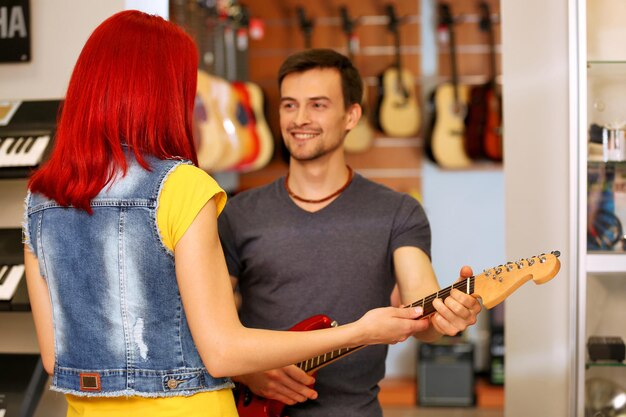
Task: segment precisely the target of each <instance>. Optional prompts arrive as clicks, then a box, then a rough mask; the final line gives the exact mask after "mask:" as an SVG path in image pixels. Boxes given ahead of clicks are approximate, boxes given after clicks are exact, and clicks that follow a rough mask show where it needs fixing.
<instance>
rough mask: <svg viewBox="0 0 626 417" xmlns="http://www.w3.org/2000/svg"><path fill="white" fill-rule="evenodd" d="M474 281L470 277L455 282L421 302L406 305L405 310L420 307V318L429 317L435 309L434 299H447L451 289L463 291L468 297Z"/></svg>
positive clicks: (473, 278) (472, 289)
mask: <svg viewBox="0 0 626 417" xmlns="http://www.w3.org/2000/svg"><path fill="white" fill-rule="evenodd" d="M475 279H476V277H473V276H472V277H469V278H467V279H465V280H463V281H459V282H456V283H454V284H453V285H451V286H449V287H446V288H444V289H441V290H439V291H437V292H436V293H433V294H431V295H429V296H428V297H426V298H422V299H421V300H419V301H416V302H414V303H412V304H411V305H408V306H407V308H409V307H418V306H421V307H422V308H423V309H424V313H423V314H422V317H427V316H430V315H431V314H433V313H434V312H435V307H433V301H435V299H437V298H441V299H442V300H443V299H445V298H447V297H448V296H449V295H450V293H451V292H452V289H453V288H454V289H457V290H459V291H463V292H464V293H466V294H470V295H471V294H473V293H474V281H475Z"/></svg>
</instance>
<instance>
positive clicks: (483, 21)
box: [478, 1, 491, 32]
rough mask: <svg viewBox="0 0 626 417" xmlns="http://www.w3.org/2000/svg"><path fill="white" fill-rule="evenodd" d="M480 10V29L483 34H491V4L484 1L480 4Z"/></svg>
mask: <svg viewBox="0 0 626 417" xmlns="http://www.w3.org/2000/svg"><path fill="white" fill-rule="evenodd" d="M478 9H479V10H480V20H479V22H478V27H480V30H482V31H483V32H491V11H490V10H489V4H488V3H487V2H484V1H483V2H480V4H479V5H478Z"/></svg>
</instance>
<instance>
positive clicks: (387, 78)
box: [376, 4, 420, 137]
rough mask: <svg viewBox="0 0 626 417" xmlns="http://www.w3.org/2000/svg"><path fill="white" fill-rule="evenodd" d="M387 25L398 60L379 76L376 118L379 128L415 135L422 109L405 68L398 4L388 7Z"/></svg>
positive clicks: (393, 134)
mask: <svg viewBox="0 0 626 417" xmlns="http://www.w3.org/2000/svg"><path fill="white" fill-rule="evenodd" d="M385 11H386V14H387V18H388V24H387V29H388V30H389V31H390V32H391V33H392V34H393V39H394V52H395V62H394V64H393V65H392V66H391V67H389V68H388V69H386V70H385V71H384V72H383V73H382V74H381V75H380V76H379V97H378V103H377V106H376V110H377V111H376V116H377V117H376V119H377V124H378V127H379V128H380V130H382V131H383V132H385V133H386V134H387V135H389V136H394V137H406V136H415V135H417V132H418V130H419V127H420V112H419V106H418V104H417V98H416V95H415V83H414V77H413V74H411V72H410V71H409V70H407V69H406V68H402V63H401V57H402V53H401V50H400V30H399V26H400V20H399V19H398V17H397V16H396V12H395V7H394V6H393V5H392V4H388V5H387V6H386V8H385Z"/></svg>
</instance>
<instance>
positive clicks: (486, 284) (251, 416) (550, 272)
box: [236, 251, 561, 417]
mask: <svg viewBox="0 0 626 417" xmlns="http://www.w3.org/2000/svg"><path fill="white" fill-rule="evenodd" d="M560 255H561V254H560V252H558V251H554V252H551V253H550V254H541V255H538V256H533V257H530V258H526V259H520V260H519V261H517V262H507V263H506V264H504V265H500V266H497V267H494V268H490V269H486V270H484V271H483V273H482V274H480V275H477V276H472V277H469V278H467V279H464V280H461V281H457V282H456V283H454V284H453V285H451V286H449V287H447V288H444V289H441V290H439V291H438V292H436V293H433V294H431V295H429V296H428V297H426V298H423V299H422V300H419V301H416V302H414V303H412V304H411V305H409V306H407V308H413V307H418V306H421V307H422V308H423V309H424V314H423V315H422V317H420V319H422V318H425V317H428V316H430V315H432V314H434V313H435V308H434V307H433V301H434V300H435V299H436V298H441V299H445V298H446V297H448V296H449V295H450V293H451V292H452V289H453V288H454V289H457V290H459V291H463V292H465V293H466V294H470V295H472V296H473V297H476V298H480V299H481V300H482V305H483V306H484V307H485V308H487V309H491V308H493V307H495V306H496V305H498V304H500V303H501V302H502V301H504V300H505V299H506V298H507V297H508V296H509V295H511V294H512V293H513V292H514V291H515V290H517V289H518V288H519V287H520V286H521V285H522V284H524V283H525V282H527V281H530V280H533V281H534V282H535V284H544V283H546V282H548V281H550V280H551V279H552V278H554V276H555V275H556V274H557V273H558V272H559V269H560V268H561V262H560V261H559V259H558V258H559V256H560ZM336 325H337V323H336V322H333V321H332V320H331V319H330V318H329V317H327V316H325V315H317V316H313V317H311V318H309V319H306V320H304V321H302V322H300V323H299V324H297V325H296V326H294V327H293V328H292V329H291V330H293V331H307V330H317V329H324V328H328V327H334V326H336ZM364 347H365V346H356V347H353V348H343V349H338V350H334V351H332V352H327V353H325V354H323V355H320V356H317V357H315V358H311V359H308V360H306V361H303V362H300V363H297V364H296V366H297V367H298V368H300V369H302V370H303V371H304V372H306V373H307V374H309V375H313V374H315V372H317V371H318V370H319V369H321V368H323V367H324V366H327V365H329V364H331V363H333V362H335V361H336V360H339V359H341V358H343V357H345V356H347V355H349V354H351V353H354V352H356V351H357V350H359V349H362V348H364ZM236 400H237V411H238V413H239V416H240V417H281V416H282V413H283V410H284V408H285V404H283V403H282V402H280V401H277V400H269V399H267V398H263V397H259V396H257V395H255V394H253V393H252V392H251V391H250V389H249V388H247V387H246V386H245V385H243V384H238V387H237V390H236Z"/></svg>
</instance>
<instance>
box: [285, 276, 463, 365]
mask: <svg viewBox="0 0 626 417" xmlns="http://www.w3.org/2000/svg"><path fill="white" fill-rule="evenodd" d="M474 280H475V277H470V278H467V279H466V280H464V281H462V282H457V283H455V284H454V285H451V286H449V287H447V288H444V289H442V290H439V291H437V292H435V293H433V294H431V295H429V296H428V297H426V298H423V299H421V300H419V301H416V302H414V303H413V304H411V305H409V306H407V307H406V308H411V307H419V306H421V307H422V308H423V309H424V314H423V315H422V316H421V317H420V318H425V317H428V316H430V315H431V314H433V313H435V308H434V307H433V301H434V300H435V299H436V298H441V299H444V298H446V297H448V296H449V295H450V292H451V291H452V288H456V289H457V290H460V291H463V292H465V293H467V294H473V293H474ZM364 347H365V345H362V346H357V347H353V348H341V349H337V350H333V351H332V352H328V353H324V354H323V355H320V356H316V357H314V358H311V359H308V360H306V361H303V362H300V363H298V364H296V366H297V367H298V368H300V369H302V370H303V371H304V372H307V373H312V372H315V371H317V370H318V369H320V368H323V367H324V366H326V365H329V364H331V363H332V362H334V361H336V360H338V359H340V358H342V357H344V356H347V355H349V354H351V353H354V352H356V351H357V350H359V349H362V348H364Z"/></svg>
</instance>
